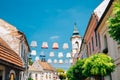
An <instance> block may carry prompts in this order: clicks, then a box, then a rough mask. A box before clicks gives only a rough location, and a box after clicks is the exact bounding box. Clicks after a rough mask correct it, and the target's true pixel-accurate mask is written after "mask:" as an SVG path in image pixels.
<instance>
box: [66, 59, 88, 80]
mask: <svg viewBox="0 0 120 80" xmlns="http://www.w3.org/2000/svg"><path fill="white" fill-rule="evenodd" d="M84 61H85V59H83V60H78V61H77V62H76V64H75V65H73V66H72V67H71V68H70V69H69V70H68V71H67V77H68V80H85V79H86V78H87V76H85V75H84V74H82V71H83V67H82V66H83V64H84Z"/></svg>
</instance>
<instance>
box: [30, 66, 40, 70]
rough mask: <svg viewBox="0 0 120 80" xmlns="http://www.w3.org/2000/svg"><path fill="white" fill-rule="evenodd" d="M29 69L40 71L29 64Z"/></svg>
mask: <svg viewBox="0 0 120 80" xmlns="http://www.w3.org/2000/svg"><path fill="white" fill-rule="evenodd" d="M29 71H40V70H39V69H38V68H36V67H34V66H30V65H29Z"/></svg>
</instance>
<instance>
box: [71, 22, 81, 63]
mask: <svg viewBox="0 0 120 80" xmlns="http://www.w3.org/2000/svg"><path fill="white" fill-rule="evenodd" d="M70 40H71V43H72V51H71V57H72V59H73V64H74V63H75V62H76V60H77V58H78V53H79V51H80V46H81V42H82V37H81V36H80V34H79V31H78V29H77V26H76V23H74V31H73V34H72V36H71V38H70Z"/></svg>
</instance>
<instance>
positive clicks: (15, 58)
mask: <svg viewBox="0 0 120 80" xmlns="http://www.w3.org/2000/svg"><path fill="white" fill-rule="evenodd" d="M0 60H3V61H6V62H9V63H11V64H14V65H16V66H18V67H21V68H22V67H23V63H22V60H21V58H20V57H19V55H17V53H15V52H14V51H13V50H12V49H11V48H10V47H9V46H8V45H7V43H6V42H5V41H4V40H2V38H0Z"/></svg>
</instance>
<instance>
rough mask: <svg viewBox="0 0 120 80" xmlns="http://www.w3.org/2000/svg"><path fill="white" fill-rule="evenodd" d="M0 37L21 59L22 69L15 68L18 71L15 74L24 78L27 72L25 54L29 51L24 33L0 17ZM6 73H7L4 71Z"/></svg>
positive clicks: (20, 79)
mask: <svg viewBox="0 0 120 80" xmlns="http://www.w3.org/2000/svg"><path fill="white" fill-rule="evenodd" d="M0 37H1V39H2V40H3V41H4V42H5V43H6V44H7V45H8V46H9V47H10V49H11V50H13V52H15V53H16V54H17V55H18V56H19V57H20V59H21V60H22V64H23V65H22V68H24V69H22V70H21V71H20V70H16V71H17V72H19V74H17V76H20V77H19V80H26V79H27V72H28V71H27V70H28V57H27V55H28V53H29V52H30V48H29V45H28V42H27V39H26V36H25V35H24V33H22V32H20V31H19V30H17V29H16V27H14V26H12V25H11V24H9V23H7V22H6V21H4V20H2V19H0ZM11 55H12V54H11ZM8 57H9V56H8ZM8 67H9V66H8ZM6 70H7V69H6ZM13 71H14V70H13ZM13 71H12V72H13ZM16 71H14V73H16ZM6 74H9V73H8V72H6ZM5 76H6V75H5Z"/></svg>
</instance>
